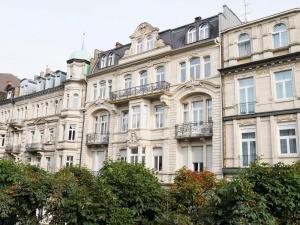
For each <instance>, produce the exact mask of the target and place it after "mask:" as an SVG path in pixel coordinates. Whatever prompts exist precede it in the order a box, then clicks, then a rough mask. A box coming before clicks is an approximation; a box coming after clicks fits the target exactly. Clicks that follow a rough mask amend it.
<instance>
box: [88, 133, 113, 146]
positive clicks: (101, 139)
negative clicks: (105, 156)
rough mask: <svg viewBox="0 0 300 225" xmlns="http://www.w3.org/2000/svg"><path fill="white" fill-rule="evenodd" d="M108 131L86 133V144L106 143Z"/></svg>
mask: <svg viewBox="0 0 300 225" xmlns="http://www.w3.org/2000/svg"><path fill="white" fill-rule="evenodd" d="M108 136H109V135H108V133H91V134H87V139H86V144H87V145H107V144H108Z"/></svg>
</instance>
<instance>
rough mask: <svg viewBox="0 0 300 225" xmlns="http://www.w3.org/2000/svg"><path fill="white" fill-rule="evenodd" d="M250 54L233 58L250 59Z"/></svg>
mask: <svg viewBox="0 0 300 225" xmlns="http://www.w3.org/2000/svg"><path fill="white" fill-rule="evenodd" d="M251 56H252V55H251V54H250V55H246V56H240V57H237V58H235V59H236V60H244V59H250V58H251Z"/></svg>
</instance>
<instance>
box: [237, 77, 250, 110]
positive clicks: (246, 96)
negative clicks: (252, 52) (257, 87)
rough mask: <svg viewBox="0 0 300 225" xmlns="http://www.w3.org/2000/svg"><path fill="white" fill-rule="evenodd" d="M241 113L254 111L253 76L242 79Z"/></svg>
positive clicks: (240, 85)
mask: <svg viewBox="0 0 300 225" xmlns="http://www.w3.org/2000/svg"><path fill="white" fill-rule="evenodd" d="M239 87H240V93H239V94H240V114H248V113H254V81H253V77H250V78H246V79H240V80H239Z"/></svg>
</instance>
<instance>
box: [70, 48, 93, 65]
mask: <svg viewBox="0 0 300 225" xmlns="http://www.w3.org/2000/svg"><path fill="white" fill-rule="evenodd" d="M91 58H92V56H91V54H90V53H88V52H87V51H85V50H80V51H74V52H72V53H71V54H70V57H69V60H72V59H79V60H86V61H88V62H90V61H91Z"/></svg>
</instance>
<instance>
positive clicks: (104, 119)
mask: <svg viewBox="0 0 300 225" xmlns="http://www.w3.org/2000/svg"><path fill="white" fill-rule="evenodd" d="M99 120H100V134H107V125H108V115H101V116H100V119H99Z"/></svg>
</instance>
